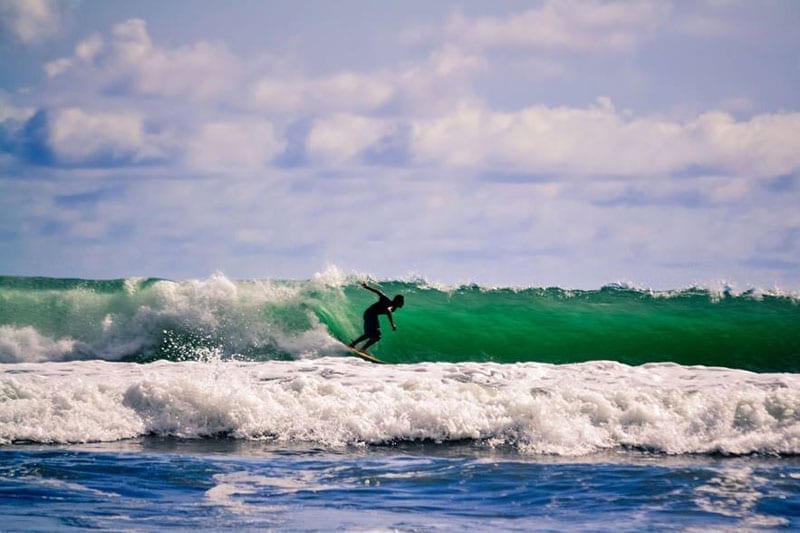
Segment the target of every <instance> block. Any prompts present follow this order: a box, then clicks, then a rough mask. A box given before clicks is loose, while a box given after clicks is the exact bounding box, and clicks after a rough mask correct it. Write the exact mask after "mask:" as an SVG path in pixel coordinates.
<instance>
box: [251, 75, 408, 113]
mask: <svg viewBox="0 0 800 533" xmlns="http://www.w3.org/2000/svg"><path fill="white" fill-rule="evenodd" d="M393 92H394V88H393V87H392V86H391V84H390V83H388V82H387V81H385V80H383V79H381V76H370V75H368V74H359V73H354V72H341V73H339V74H336V75H334V76H330V77H327V78H320V79H304V78H300V77H290V78H288V79H287V78H283V77H277V76H264V77H261V78H260V79H259V80H257V81H256V82H255V83H253V85H252V88H251V96H252V103H253V105H254V106H255V107H256V108H257V109H261V110H265V111H273V112H294V111H304V112H312V111H321V110H322V111H324V110H339V111H341V110H349V111H370V110H373V109H376V108H378V107H380V106H382V105H384V104H386V102H388V101H389V99H390V98H391V97H392V96H393Z"/></svg>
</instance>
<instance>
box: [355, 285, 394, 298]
mask: <svg viewBox="0 0 800 533" xmlns="http://www.w3.org/2000/svg"><path fill="white" fill-rule="evenodd" d="M361 286H362V287H364V288H365V289H367V290H368V291H372V292H374V293H375V294H377V295H378V296H383V297H384V298H386V299H387V300H388V299H389V297H388V296H386V295H385V294H383V292H381V291H380V290H378V289H376V288H375V287H370V286H369V285H367V283H366V282H365V281H362V282H361Z"/></svg>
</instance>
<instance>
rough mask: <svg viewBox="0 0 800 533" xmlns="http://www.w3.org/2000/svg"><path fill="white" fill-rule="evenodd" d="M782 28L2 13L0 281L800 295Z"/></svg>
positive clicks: (663, 12)
mask: <svg viewBox="0 0 800 533" xmlns="http://www.w3.org/2000/svg"><path fill="white" fill-rule="evenodd" d="M798 28H800V2H797V1H795V0H760V1H758V2H752V1H750V0H696V1H683V0H681V1H677V0H675V1H669V0H652V1H651V0H641V1H639V0H626V1H619V2H617V1H601V0H596V1H593V0H580V1H578V0H543V1H513V0H493V1H484V0H481V1H472V0H464V1H450V0H440V1H436V2H431V1H430V0H425V1H418V0H404V1H390V0H386V1H380V2H375V1H371V0H341V1H336V2H331V1H327V0H325V1H323V0H309V1H296V0H291V1H289V0H286V1H284V0H273V1H266V0H264V1H255V0H232V1H230V2H219V1H211V0H209V1H203V0H192V1H185V0H171V1H169V2H163V1H150V0H138V1H136V2H129V1H122V0H103V1H100V0H83V1H79V0H74V1H70V0H62V1H48V0H0V275H23V276H51V277H78V278H122V277H132V276H137V277H161V278H169V279H189V278H201V279H202V278H206V277H208V276H210V275H213V274H215V273H223V274H224V275H225V276H227V277H229V278H232V279H250V278H259V279H265V278H281V279H287V278H288V279H307V278H310V277H312V276H313V275H314V274H315V273H317V272H323V271H326V270H329V269H331V268H336V269H338V270H339V271H341V272H343V273H355V272H358V273H365V274H369V275H371V276H374V277H376V278H379V279H409V278H412V279H417V278H424V279H427V280H430V281H436V282H441V283H481V284H488V285H513V286H536V287H545V286H560V287H565V288H585V289H593V288H598V287H600V286H603V285H606V284H609V283H627V284H632V285H635V286H640V287H651V288H659V289H677V288H685V287H690V286H706V287H717V286H720V285H729V286H731V287H734V288H740V289H743V290H744V289H748V288H761V289H772V288H778V289H781V290H792V291H795V290H798V289H800V31H798Z"/></svg>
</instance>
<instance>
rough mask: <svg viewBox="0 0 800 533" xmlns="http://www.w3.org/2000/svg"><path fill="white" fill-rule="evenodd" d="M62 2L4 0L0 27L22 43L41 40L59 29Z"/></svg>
mask: <svg viewBox="0 0 800 533" xmlns="http://www.w3.org/2000/svg"><path fill="white" fill-rule="evenodd" d="M64 5H65V4H64V3H63V2H61V3H59V2H57V1H56V0H5V1H4V2H3V3H0V27H2V28H4V29H5V31H7V32H8V33H9V34H10V35H13V36H14V37H15V38H16V39H18V40H19V41H20V42H22V43H24V44H33V43H38V42H41V41H43V40H45V39H47V38H49V37H52V36H54V35H56V34H57V33H58V31H59V30H60V29H61V25H62V18H63V7H64Z"/></svg>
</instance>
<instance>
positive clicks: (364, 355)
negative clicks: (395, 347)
mask: <svg viewBox="0 0 800 533" xmlns="http://www.w3.org/2000/svg"><path fill="white" fill-rule="evenodd" d="M345 347H346V348H347V349H348V350H350V351H351V352H353V355H356V356H357V357H360V358H361V359H363V360H365V361H369V362H370V363H378V364H382V365H385V364H386V361H381V360H380V359H378V358H377V357H375V356H373V355H370V354H368V353H367V352H362V351H361V350H359V349H358V348H353V347H351V346H347V345H346V344H345Z"/></svg>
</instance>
